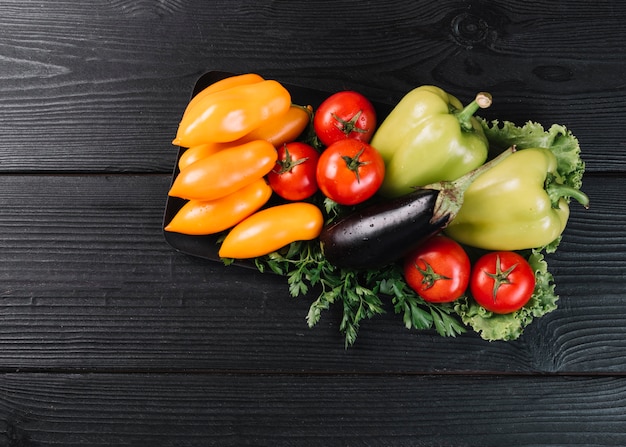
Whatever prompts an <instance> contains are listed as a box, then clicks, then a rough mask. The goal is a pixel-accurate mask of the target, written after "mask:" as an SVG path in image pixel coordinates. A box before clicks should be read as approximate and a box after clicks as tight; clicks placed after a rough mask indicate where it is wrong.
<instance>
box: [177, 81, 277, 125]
mask: <svg viewBox="0 0 626 447" xmlns="http://www.w3.org/2000/svg"><path fill="white" fill-rule="evenodd" d="M264 80H265V79H263V77H262V76H260V75H258V74H256V73H244V74H240V75H233V76H229V77H227V78H224V79H220V80H219V81H216V82H214V83H213V84H211V85H209V86H208V87H206V88H204V89H203V90H201V91H200V92H198V94H197V95H195V96H194V97H193V98H191V100H190V101H189V103H188V104H187V107H186V108H185V111H184V112H183V116H185V115H186V114H187V113H189V112H190V111H191V110H192V109H193V108H195V107H196V106H197V105H198V104H199V103H201V102H202V100H203V99H204V98H206V97H207V96H209V95H211V94H213V93H217V92H221V91H224V90H228V89H230V88H232V87H237V86H240V85H250V84H256V83H259V82H261V81H264Z"/></svg>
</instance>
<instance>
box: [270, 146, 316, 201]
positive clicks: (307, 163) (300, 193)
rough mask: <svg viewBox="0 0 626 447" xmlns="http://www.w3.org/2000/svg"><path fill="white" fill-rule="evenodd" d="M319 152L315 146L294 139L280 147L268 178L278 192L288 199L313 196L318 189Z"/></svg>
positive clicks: (302, 198) (294, 199) (296, 199)
mask: <svg viewBox="0 0 626 447" xmlns="http://www.w3.org/2000/svg"><path fill="white" fill-rule="evenodd" d="M319 157H320V155H319V152H317V150H315V148H313V146H311V145H309V144H306V143H302V142H299V141H294V142H292V143H288V144H283V145H282V146H281V147H279V148H278V160H277V161H276V166H274V169H272V171H271V172H270V173H269V174H268V175H267V180H268V181H269V183H270V186H271V187H272V189H273V190H274V192H275V193H276V194H278V195H279V196H280V197H282V198H283V199H286V200H292V201H298V200H304V199H308V198H309V197H311V196H312V195H313V194H315V193H316V192H317V190H318V187H317V180H316V179H315V173H316V170H317V161H318V160H319Z"/></svg>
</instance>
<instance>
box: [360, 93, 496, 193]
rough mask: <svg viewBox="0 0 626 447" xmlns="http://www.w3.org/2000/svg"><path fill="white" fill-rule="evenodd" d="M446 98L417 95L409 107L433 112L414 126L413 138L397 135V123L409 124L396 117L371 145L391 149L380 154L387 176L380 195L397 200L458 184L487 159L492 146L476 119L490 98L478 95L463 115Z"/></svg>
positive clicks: (423, 115)
mask: <svg viewBox="0 0 626 447" xmlns="http://www.w3.org/2000/svg"><path fill="white" fill-rule="evenodd" d="M445 95H447V94H445V92H440V94H436V93H433V91H432V89H425V90H421V91H420V90H418V92H417V93H413V94H412V95H411V97H410V101H408V100H407V102H409V105H410V106H411V108H412V109H413V110H416V109H422V110H427V111H428V112H427V113H423V114H422V115H421V116H420V117H419V118H418V120H417V122H415V123H413V124H412V125H411V129H410V131H409V132H408V133H405V132H399V133H398V134H394V133H392V130H393V129H395V128H397V127H399V125H400V124H398V123H396V122H395V120H396V119H399V120H400V122H401V123H403V122H405V121H404V118H403V117H398V115H397V114H394V112H393V111H392V112H391V114H390V115H389V116H388V117H387V118H386V119H385V120H384V121H383V124H381V126H380V128H379V129H378V130H377V131H376V135H375V136H374V138H373V140H372V145H373V146H374V147H376V148H377V149H378V147H385V148H386V149H379V150H380V151H381V153H382V154H384V155H383V158H385V163H386V165H385V167H386V170H387V174H386V177H385V181H384V182H383V185H382V187H381V189H380V192H381V194H382V195H383V196H385V197H398V196H401V195H404V194H407V193H409V192H410V191H411V190H412V189H413V188H415V187H418V186H424V185H428V184H431V183H435V182H439V181H444V180H445V181H450V180H455V179H457V178H459V177H460V176H462V175H464V174H466V173H467V172H469V171H471V170H472V169H475V168H477V167H478V166H480V165H482V164H483V163H484V162H485V160H486V159H487V154H488V142H487V139H486V138H485V135H484V133H483V129H482V127H481V126H480V123H479V122H478V121H477V120H476V118H474V116H473V114H474V113H475V112H476V111H477V110H478V109H479V108H480V107H488V106H489V105H490V104H491V96H490V95H489V94H488V93H479V94H478V95H477V96H476V99H475V100H474V101H472V102H471V103H470V104H469V105H467V107H465V108H464V109H462V110H459V109H457V108H456V106H455V104H457V103H456V101H451V99H450V97H449V95H448V96H447V97H446V96H445ZM405 106H407V104H403V105H402V109H403V108H404V107H405ZM402 109H401V110H402ZM416 114H417V113H413V115H416ZM386 124H388V126H386ZM377 145H378V146H377Z"/></svg>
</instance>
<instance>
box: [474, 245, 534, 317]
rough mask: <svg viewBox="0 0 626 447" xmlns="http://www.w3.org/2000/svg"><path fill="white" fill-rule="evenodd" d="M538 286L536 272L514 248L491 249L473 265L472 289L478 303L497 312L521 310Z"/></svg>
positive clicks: (506, 312) (505, 312)
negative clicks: (505, 249)
mask: <svg viewBox="0 0 626 447" xmlns="http://www.w3.org/2000/svg"><path fill="white" fill-rule="evenodd" d="M534 289H535V272H533V270H532V268H531V267H530V265H529V264H528V262H527V261H526V259H525V258H523V257H522V256H521V255H520V254H518V253H515V252H513V251H492V252H489V253H487V254H485V255H483V256H481V257H480V258H479V259H478V260H477V261H476V263H475V264H474V266H473V269H472V277H471V279H470V290H471V292H472V297H473V298H474V300H476V303H478V304H479V305H481V306H482V307H484V308H485V309H487V310H488V311H491V312H494V313H496V314H508V313H511V312H515V311H517V310H519V309H521V308H522V307H523V306H524V305H526V303H527V302H528V300H530V297H531V296H532V294H533V290H534Z"/></svg>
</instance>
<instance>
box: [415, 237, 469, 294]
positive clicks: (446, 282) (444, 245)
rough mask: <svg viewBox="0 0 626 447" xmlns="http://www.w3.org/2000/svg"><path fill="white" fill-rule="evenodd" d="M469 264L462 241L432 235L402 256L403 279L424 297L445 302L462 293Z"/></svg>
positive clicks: (464, 288)
mask: <svg viewBox="0 0 626 447" xmlns="http://www.w3.org/2000/svg"><path fill="white" fill-rule="evenodd" d="M470 271H471V264H470V260H469V257H468V256H467V253H465V250H464V249H463V247H461V245H460V244H459V243H458V242H456V241H453V240H452V239H450V238H448V237H446V236H442V235H440V236H433V237H431V238H430V239H428V240H427V241H426V242H424V243H423V244H422V245H420V246H419V247H418V248H416V249H415V250H413V251H412V252H411V253H409V255H408V256H406V257H405V258H404V278H405V280H406V283H407V284H408V285H409V287H411V288H412V289H413V290H415V292H417V294H418V295H419V296H421V297H422V298H424V300H425V301H428V302H431V303H448V302H450V301H454V300H456V299H458V298H460V297H461V296H463V294H464V293H465V291H466V290H467V286H468V284H469V279H470Z"/></svg>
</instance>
